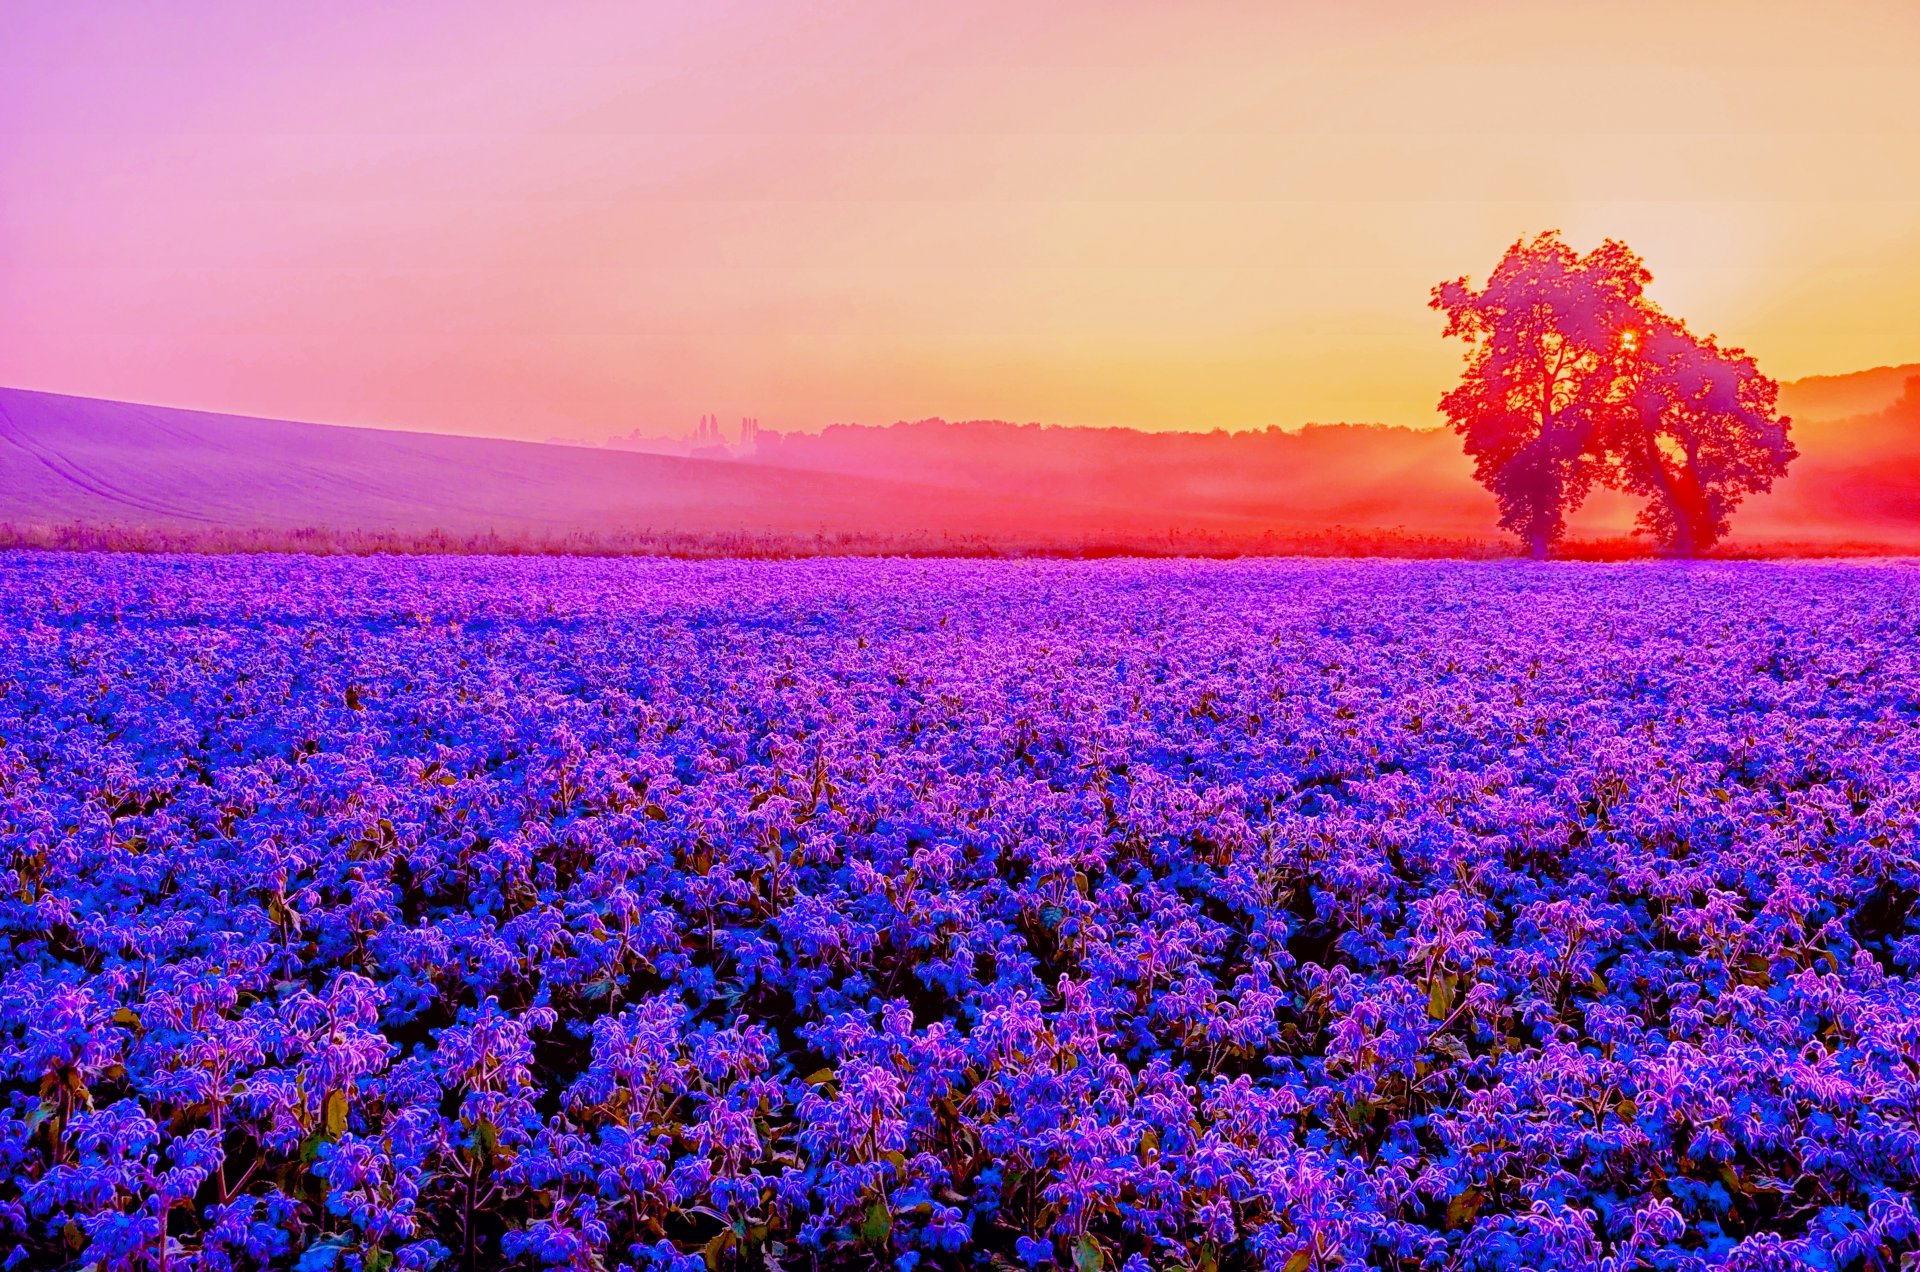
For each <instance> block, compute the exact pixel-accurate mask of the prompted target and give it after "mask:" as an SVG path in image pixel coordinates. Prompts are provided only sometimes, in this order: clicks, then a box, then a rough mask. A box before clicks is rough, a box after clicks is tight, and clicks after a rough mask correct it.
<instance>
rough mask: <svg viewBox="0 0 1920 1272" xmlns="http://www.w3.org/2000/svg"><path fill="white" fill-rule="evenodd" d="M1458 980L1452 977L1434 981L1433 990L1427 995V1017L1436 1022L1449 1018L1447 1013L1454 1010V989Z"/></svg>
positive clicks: (1442, 977)
mask: <svg viewBox="0 0 1920 1272" xmlns="http://www.w3.org/2000/svg"><path fill="white" fill-rule="evenodd" d="M1458 979H1459V978H1458V977H1456V976H1452V975H1447V976H1440V977H1436V978H1435V979H1434V982H1433V988H1432V989H1431V990H1430V991H1428V993H1427V1015H1429V1016H1431V1017H1432V1018H1433V1019H1435V1020H1445V1019H1446V1018H1447V1013H1448V1012H1450V1011H1452V1010H1453V987H1454V983H1455V982H1456V981H1457V980H1458Z"/></svg>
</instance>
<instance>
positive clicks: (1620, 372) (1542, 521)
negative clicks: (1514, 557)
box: [1432, 232, 1795, 556]
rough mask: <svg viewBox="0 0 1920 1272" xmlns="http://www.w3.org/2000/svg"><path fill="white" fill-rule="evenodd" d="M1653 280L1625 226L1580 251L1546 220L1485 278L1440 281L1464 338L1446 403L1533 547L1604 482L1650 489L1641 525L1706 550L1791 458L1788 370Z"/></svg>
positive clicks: (1514, 527) (1505, 519) (1638, 491)
mask: <svg viewBox="0 0 1920 1272" xmlns="http://www.w3.org/2000/svg"><path fill="white" fill-rule="evenodd" d="M1651 280H1652V275H1651V274H1650V273H1648V271H1647V268H1646V265H1645V263H1644V262H1643V261H1642V260H1641V259H1640V257H1639V256H1638V255H1636V254H1635V253H1634V252H1633V251H1632V249H1630V248H1628V247H1627V245H1626V244H1624V243H1621V242H1619V241H1618V240H1614V239H1608V240H1607V241H1605V242H1603V243H1602V244H1600V246H1599V247H1597V248H1595V249H1593V250H1592V251H1590V252H1587V253H1585V254H1584V255H1583V254H1581V253H1579V252H1576V251H1575V250H1574V249H1573V248H1572V247H1570V246H1569V245H1568V244H1567V243H1566V242H1565V240H1563V239H1562V238H1561V237H1560V236H1559V234H1558V233H1556V232H1548V233H1544V234H1539V235H1536V236H1534V237H1533V238H1531V239H1521V240H1519V241H1518V242H1516V243H1515V244H1514V245H1513V246H1512V247H1510V248H1508V249H1507V253H1506V255H1505V256H1504V257H1502V259H1501V261H1500V263H1499V265H1498V266H1497V267H1496V268H1495V269H1494V271H1493V273H1492V275H1491V276H1490V277H1489V278H1488V279H1487V282H1486V284H1485V285H1484V286H1482V287H1479V288H1477V289H1476V288H1475V287H1473V286H1472V284H1471V283H1470V282H1469V281H1468V280H1467V279H1466V278H1464V277H1462V278H1457V279H1454V280H1453V281H1451V282H1448V283H1443V284H1441V285H1440V286H1438V287H1436V288H1434V290H1433V300H1432V306H1433V308H1435V309H1437V310H1439V311H1441V312H1442V313H1443V314H1445V315H1446V320H1447V321H1446V331H1445V334H1446V335H1447V336H1449V337H1456V338H1458V339H1461V340H1463V341H1465V342H1466V343H1467V346H1468V350H1467V355H1466V370H1465V372H1464V374H1463V375H1462V377H1461V381H1460V383H1459V385H1458V386H1456V387H1455V388H1454V389H1453V390H1452V391H1451V392H1449V393H1447V394H1446V395H1445V396H1444V397H1442V398H1441V400H1440V409H1441V410H1442V411H1443V412H1444V413H1445V414H1446V416H1447V419H1448V421H1449V423H1451V425H1452V426H1453V428H1454V430H1455V431H1456V432H1458V433H1459V434H1460V435H1461V436H1462V438H1464V439H1465V445H1466V451H1467V454H1468V455H1470V456H1472V458H1473V460H1474V472H1475V476H1476V477H1477V478H1478V479H1479V480H1480V482H1481V483H1482V484H1483V485H1485V486H1486V487H1487V489H1488V490H1490V491H1491V492H1492V493H1493V495H1494V498H1495V499H1496V500H1497V501H1498V504H1499V508H1500V524H1501V525H1502V526H1503V527H1504V528H1506V529H1508V530H1511V531H1513V532H1514V533H1515V534H1517V535H1519V536H1520V537H1521V538H1522V539H1523V540H1524V541H1525V542H1526V544H1527V546H1528V548H1529V550H1530V551H1531V552H1532V554H1533V555H1535V556H1545V555H1546V554H1547V551H1548V550H1549V548H1551V547H1552V545H1553V544H1554V543H1555V542H1557V541H1558V540H1559V539H1560V538H1561V537H1562V536H1563V535H1564V534H1565V533H1566V519H1567V515H1568V514H1569V513H1570V512H1572V511H1573V510H1574V509H1576V508H1578V507H1579V506H1580V504H1581V503H1582V502H1583V501H1584V500H1585V499H1586V497H1587V495H1588V493H1589V492H1590V491H1591V490H1592V489H1593V487H1594V485H1595V484H1596V483H1598V484H1604V485H1607V486H1610V487H1612V488H1614V489H1617V490H1621V491H1625V492H1628V493H1631V494H1635V495H1640V496H1643V497H1644V498H1645V499H1646V500H1647V503H1646V506H1645V507H1644V508H1643V509H1642V511H1641V513H1640V517H1639V529H1640V530H1641V531H1642V532H1643V533H1646V534H1649V535H1651V536H1653V537H1654V538H1655V539H1656V540H1657V541H1658V542H1659V543H1660V544H1661V545H1662V547H1663V548H1665V549H1666V550H1667V551H1669V552H1673V553H1675V554H1678V555H1693V554H1696V553H1698V552H1702V551H1705V550H1706V549H1708V548H1711V547H1712V546H1713V545H1714V544H1715V543H1716V542H1717V541H1718V540H1719V539H1720V538H1721V537H1722V536H1723V535H1725V534H1726V532H1727V529H1728V525H1729V518H1730V516H1731V514H1732V512H1733V510H1734V509H1735V508H1737V507H1738V506H1739V504H1740V502H1741V500H1742V499H1743V498H1744V497H1745V496H1746V495H1747V494H1748V493H1750V492H1752V491H1756V490H1766V489H1769V488H1770V487H1771V485H1772V483H1773V479H1774V478H1775V477H1777V476H1779V475H1780V474H1782V473H1783V472H1785V470H1786V466H1787V464H1788V463H1789V462H1790V461H1791V460H1792V459H1793V457H1794V453H1795V452H1794V449H1793V444H1792V443H1791V442H1790V441H1789V440H1788V437H1787V430H1788V424H1789V421H1788V420H1787V419H1785V418H1784V417H1782V416H1781V415H1780V414H1779V412H1778V409H1777V398H1778V393H1779V386H1778V384H1776V383H1775V382H1774V381H1773V380H1771V379H1769V378H1767V377H1766V376H1765V375H1763V374H1761V372H1760V370H1759V368H1758V366H1756V365H1755V363H1754V361H1753V359H1752V358H1750V357H1749V356H1747V354H1746V353H1745V352H1744V351H1743V350H1740V349H1735V348H1723V347H1722V346H1721V345H1720V344H1719V342H1718V341H1717V340H1716V339H1715V338H1714V337H1713V336H1706V337H1704V338H1703V337H1699V336H1695V335H1694V334H1693V333H1692V332H1691V331H1689V330H1688V329H1687V326H1686V324H1685V323H1683V322H1681V321H1680V320H1679V319H1677V318H1673V317H1671V316H1669V315H1667V314H1665V313H1664V312H1662V311H1661V310H1660V308H1659V306H1657V305H1655V304H1654V303H1653V302H1652V301H1651V300H1650V299H1648V297H1647V295H1646V286H1647V284H1648V283H1649V282H1650V281H1651Z"/></svg>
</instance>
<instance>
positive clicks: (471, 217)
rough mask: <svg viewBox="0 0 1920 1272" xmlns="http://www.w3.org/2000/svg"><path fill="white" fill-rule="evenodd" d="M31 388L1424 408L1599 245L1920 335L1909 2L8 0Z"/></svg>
mask: <svg viewBox="0 0 1920 1272" xmlns="http://www.w3.org/2000/svg"><path fill="white" fill-rule="evenodd" d="M0 50H5V56H4V61H3V62H0V67H3V73H0V384H6V385H11V386H15V387H27V388H39V389H49V390H55V391H60V392H69V393H77V394H86V395H93V396H101V397H115V398H124V399H130V400H135V401H145V402H156V403H163V404H168V405H177V406H191V407H200V408H203V409H210V410H223V411H233V412H239V413H243V414H254V415H268V416H278V417H284V418H294V419H312V420H322V421H328V422H336V423H349V424H374V425H389V426H398V427H411V428H422V429H430V430H436V431H447V432H463V433H475V434H483V435H498V436H520V437H535V438H549V437H560V438H569V439H580V440H598V439H601V438H604V437H606V436H608V435H609V434H613V433H625V432H627V431H629V430H631V429H638V430H640V431H641V432H643V433H654V434H671V433H682V432H691V431H692V429H693V427H694V423H695V421H696V420H697V419H698V417H699V416H700V415H701V414H702V413H704V412H709V411H712V412H717V413H718V414H720V416H721V417H722V419H723V421H725V423H726V426H727V427H728V429H730V430H731V429H732V428H733V427H734V425H735V422H736V421H737V420H738V418H739V417H740V416H743V415H753V416H756V417H758V418H759V419H760V420H761V422H762V425H763V427H765V428H770V429H812V428H818V427H821V426H823V425H826V424H828V423H832V422H842V421H857V422H862V423H886V422H889V421H892V420H895V419H917V418H922V417H926V416H934V415H938V416H944V417H946V418H949V419H967V418H1002V419H1011V420H1019V421H1027V420H1038V421H1044V422H1049V423H1059V424H1094V425H1129V426H1134V427H1139V428H1148V429H1165V428H1195V429H1206V428H1215V427H1224V428H1249V427H1262V426H1266V425H1270V424H1279V425H1296V424H1300V423H1305V422H1308V421H1335V420H1350V421H1386V422H1395V423H1409V424H1427V423H1432V422H1434V421H1435V420H1436V419H1437V418H1438V416H1437V411H1436V409H1435V403H1436V400H1437V399H1438V397H1439V396H1440V394H1441V393H1442V392H1443V391H1444V390H1445V389H1446V388H1447V387H1448V385H1449V383H1450V382H1451V380H1452V378H1453V377H1454V376H1455V374H1456V373H1457V369H1458V365H1459V350H1458V348H1457V347H1451V346H1449V345H1448V344H1447V343H1446V342H1443V341H1442V339H1441V338H1440V334H1439V332H1440V324H1439V320H1438V319H1437V317H1436V316H1435V315H1434V314H1433V313H1431V312H1430V311H1429V310H1428V309H1427V307H1426V301H1427V296H1428V292H1429V290H1430V288H1431V287H1432V286H1433V285H1434V284H1435V283H1438V282H1440V281H1442V280H1444V279H1448V278H1452V277H1455V276H1458V275H1461V274H1468V275H1472V276H1475V277H1484V275H1485V274H1486V272H1487V271H1488V270H1489V269H1490V268H1491V267H1492V266H1493V264H1494V263H1495V261H1496V260H1497V259H1498V257H1499V255H1500V253H1501V251H1502V250H1503V249H1504V248H1505V247H1506V245H1507V244H1509V243H1511V242H1512V241H1514V240H1515V239H1517V238H1519V237H1521V236H1522V235H1526V234H1530V233H1532V232H1534V231H1537V230H1541V229H1547V228H1558V229H1561V230H1562V231H1564V232H1565V233H1566V234H1567V235H1568V237H1569V238H1570V239H1571V240H1572V241H1573V242H1574V243H1575V244H1576V246H1579V247H1582V248H1585V247H1589V246H1592V245H1593V244H1594V243H1596V242H1598V241H1599V240H1600V239H1601V238H1604V237H1609V236H1610V237H1616V238H1622V239H1624V240H1625V241H1626V242H1627V243H1629V244H1630V245H1631V246H1633V247H1634V248H1635V249H1636V250H1638V251H1639V252H1640V253H1641V254H1642V255H1643V256H1645V257H1646V259H1647V262H1648V265H1649V267H1650V268H1651V269H1652V270H1653V273H1654V276H1655V282H1654V285H1653V288H1652V292H1653V295H1654V297H1655V298H1656V299H1658V300H1659V301H1660V302H1661V303H1663V304H1664V305H1666V306H1667V307H1668V308H1669V309H1670V310H1672V311H1674V312H1677V313H1679V314H1680V315H1681V316H1683V317H1685V318H1686V319H1687V320H1688V321H1689V322H1690V323H1691V324H1692V325H1693V326H1694V327H1695V328H1696V329H1697V330H1702V331H1714V332H1717V333H1718V334H1719V335H1720V336H1721V337H1722V338H1723V339H1724V340H1727V341H1730V342H1732V343H1735V344H1739V345H1743V346H1745V347H1746V348H1747V349H1749V350H1750V351H1752V352H1753V353H1754V354H1755V355H1756V356H1757V357H1758V358H1759V360H1760V364H1761V367H1762V368H1763V369H1764V370H1767V371H1768V372H1770V373H1771V374H1774V375H1776V376H1778V377H1781V378H1791V377H1796V376H1801V375H1807V374H1816V373H1831V372H1842V371H1848V370H1854V369H1858V368H1864V367H1870V366H1875V365H1882V364H1888V363H1898V362H1910V361H1914V360H1916V359H1920V304H1916V303H1915V302H1914V297H1916V296H1920V109H1915V107H1914V101H1913V89H1912V76H1913V68H1914V67H1915V66H1916V65H1920V4H1914V3H1912V2H1911V0H1886V2H1865V0H1854V2H1847V0H1837V2H1834V3H1821V4H1814V3H1805V4H1793V5H1779V4H1769V3H1764V2H1756V0H1742V2H1740V3H1726V4H1705V3H1691V2H1689V0H1667V2H1663V3H1645V4H1639V3H1630V2H1629V3H1605V4H1574V3H1561V4H1553V3H1539V2H1534V3H1525V4H1495V3H1472V4H1468V3H1455V2H1451V0H1418V2H1407V3H1384V2H1369V0H1352V2H1350V3H1342V4H1337V5H1336V4H1323V3H1312V4H1306V3H1299V4H1295V3H1269V4H1252V3H1232V4H1228V3H1212V2H1210V0H1183V3H1180V4H1166V3H1161V2H1159V0H1154V2H1152V3H1137V2H1134V0H1098V2H1094V0H1050V2H1048V3H1034V2H1033V0H1020V2H1018V3H1000V2H999V0H990V2H979V3H976V2H973V0H946V2H944V3H938V4H928V3H925V2H924V0H917V2H913V3H893V2H890V0H888V2H883V0H843V2H840V3H832V2H828V3H799V2H795V3H786V4H768V3H738V2H733V0H698V2H697V3H686V4H679V3H672V4H669V3H652V2H648V0H625V2H622V3H580V2H572V0H543V2H542V3H539V4H528V3H524V0H513V2H512V3H495V2H493V0H407V3H404V4H393V3H391V2H390V0H379V2H371V0H331V2H330V3H327V4H307V3H293V2H291V0H286V2H282V0H245V2H237V3H226V2H216V0H168V3H166V4H163V5H162V4H152V3H147V2H145V0H142V2H140V3H116V2H113V0H91V2H89V3H86V4H75V3H72V2H71V0H6V2H5V3H4V4H0Z"/></svg>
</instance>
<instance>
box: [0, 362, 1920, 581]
mask: <svg viewBox="0 0 1920 1272" xmlns="http://www.w3.org/2000/svg"><path fill="white" fill-rule="evenodd" d="M1903 372H1920V367H1895V368H1878V369H1876V370H1873V371H1868V372H1862V373H1860V374H1859V375H1857V376H1826V377H1819V378H1817V379H1815V380H1808V381H1800V382H1797V383H1794V384H1789V385H1787V386H1785V388H1784V390H1783V394H1782V396H1783V401H1784V402H1785V403H1786V404H1787V407H1788V409H1789V410H1790V411H1792V412H1794V413H1795V414H1796V416H1797V418H1796V422H1795V429H1794V436H1795V438H1796V441H1797V442H1798V444H1799V447H1800V451H1801V457H1800V459H1799V460H1798V461H1797V462H1796V464H1795V465H1794V468H1793V470H1792V471H1791V473H1790V474H1789V475H1788V477H1787V478H1786V479H1785V480H1783V481H1782V482H1780V483H1779V484H1778V486H1777V487H1776V489H1775V491H1774V492H1773V493H1772V494H1770V495H1766V496H1761V497H1757V498H1755V499H1753V500H1751V501H1750V502H1749V504H1748V506H1747V507H1746V508H1745V509H1744V510H1743V511H1742V512H1741V514H1740V516H1739V518H1738V520H1737V522H1736V536H1737V538H1736V540H1735V542H1734V546H1735V547H1746V548H1750V549H1764V548H1766V547H1767V546H1768V545H1773V546H1775V547H1778V546H1780V545H1801V546H1804V547H1806V548H1808V549H1810V550H1829V549H1832V548H1834V547H1837V546H1839V545H1843V544H1851V545H1854V546H1855V547H1856V548H1857V547H1872V548H1877V549H1886V550H1902V551H1909V550H1915V549H1916V548H1920V378H1915V377H1911V376H1908V375H1903V374H1900V373H1903ZM1823 411H1825V412H1835V411H1838V412H1845V413H1846V414H1844V415H1840V416H1822V415H1821V414H1819V413H1820V412H1823ZM1631 522H1632V507H1631V505H1629V504H1628V503H1627V502H1626V501H1624V500H1622V499H1620V498H1619V497H1617V496H1612V495H1609V494H1607V493H1605V492H1601V493H1599V494H1598V495H1596V497H1595V498H1593V499H1591V500H1590V501H1589V503H1588V505H1587V507H1585V508H1584V509H1582V510H1581V511H1580V513H1579V514H1578V515H1577V517H1576V518H1575V521H1574V528H1575V532H1576V534H1578V535H1579V536H1582V537H1584V538H1587V539H1590V540H1604V539H1608V538H1613V537H1617V536H1620V535H1623V534H1624V533H1626V532H1627V530H1628V529H1630V527H1631ZM0 525H4V527H5V528H6V533H7V538H8V540H9V541H13V542H46V541H66V540H70V539H72V538H73V537H74V534H75V532H76V531H83V532H85V534H86V535H91V536H93V539H94V540H100V541H114V540H116V539H117V540H127V539H128V538H129V536H145V537H146V540H147V541H151V542H153V543H158V544H178V545H182V546H204V545H206V544H208V543H212V544H215V545H224V546H249V545H257V546H276V545H279V546H315V547H336V546H341V545H345V546H354V545H356V544H357V545H358V546H361V547H376V548H377V547H389V546H390V547H413V546H427V547H442V548H444V547H452V548H461V547H482V548H504V549H510V550H512V549H525V548H533V549H536V550H538V549H543V548H545V549H551V548H567V549H585V550H633V551H661V550H673V551H748V552H751V551H768V552H776V553H785V552H793V551H821V550H834V551H840V550H854V551H1069V552H1083V551H1135V552H1139V551H1152V552H1168V551H1218V552H1238V551H1359V552H1375V551H1385V552H1395V553H1400V552H1422V553H1431V552H1440V551H1461V550H1474V548H1475V545H1476V543H1478V544H1483V545H1486V550H1497V546H1496V545H1498V544H1499V543H1500V542H1501V538H1500V536H1499V534H1498V531H1497V529H1496V527H1495V525H1494V514H1493V506H1492V501H1491V499H1490V498H1489V497H1488V496H1487V494H1486V493H1485V492H1484V491H1483V490H1481V489H1480V487H1479V486H1478V485H1476V484H1475V483H1474V481H1473V479H1472V473H1471V468H1470V465H1469V464H1468V462H1467V460H1466V459H1465V458H1464V456H1462V455H1461V453H1460V450H1459V447H1458V442H1457V439H1455V438H1454V437H1453V436H1452V435H1451V434H1450V433H1447V432H1445V431H1443V430H1434V429H1412V428H1402V427H1391V426H1385V425H1345V424H1341V425H1315V426H1309V427H1307V428H1304V429H1299V430H1281V429H1268V430H1264V431H1259V432H1251V433H1226V432H1212V433H1143V432H1139V431H1136V430H1131V429H1117V428H1115V429H1090V428H1056V427H1044V426H1040V425H1032V424H1029V425H1014V424H1007V423H1003V422H999V421H972V422H965V423H946V422H943V421H939V420H927V421H919V422H916V423H901V424H895V425H891V426H887V427H864V426H846V425H842V426H835V427H833V428H829V429H827V430H825V431H824V432H822V433H819V434H788V435H786V436H784V437H779V436H776V437H773V438H770V439H769V440H768V441H767V442H766V443H765V444H764V445H763V448H762V450H761V453H760V454H759V455H758V456H756V457H755V459H754V460H752V461H744V460H726V459H710V458H682V457H676V456H668V455H657V454H646V453H639V452H633V451H624V450H614V449H606V448H596V447H583V446H569V445H561V444H555V443H538V442H516V441H504V440H497V439H486V438H473V437H459V436H449V435H444V434H427V433H410V432H401V431H394V430H382V429H366V428H346V427H340V426H333V425H323V424H303V423H294V422H289V421H283V420H269V419H254V418H247V417H239V416H230V415H218V414H211V413H207V412H200V411H188V410H180V409H175V408H168V407H156V406H142V405H137V404H132V403H124V402H111V401H104V400H100V399H92V398H82V397H70V396H63V395H60V394H53V393H43V392H37V391H31V390H24V389H0Z"/></svg>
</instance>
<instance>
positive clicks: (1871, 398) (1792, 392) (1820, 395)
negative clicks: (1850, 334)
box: [1780, 362, 1920, 420]
mask: <svg viewBox="0 0 1920 1272" xmlns="http://www.w3.org/2000/svg"><path fill="white" fill-rule="evenodd" d="M1916 376H1920V362H1909V363H1907V364H1906V365H1904V366H1898V367H1874V368H1873V369H1872V370H1870V371H1854V372H1851V373H1849V374H1847V375H1810V376H1808V377H1807V378H1806V379H1804V380H1789V381H1787V382H1786V383H1785V384H1782V385H1781V386H1780V408H1781V409H1782V410H1783V411H1785V412H1786V413H1787V414H1788V415H1790V416H1792V417H1793V418H1794V419H1795V420H1844V419H1849V418H1852V417H1854V416H1859V415H1873V414H1876V413H1877V412H1880V411H1884V410H1885V409H1886V408H1887V407H1889V406H1892V405H1893V404H1894V403H1895V402H1897V401H1899V400H1900V396H1901V395H1902V394H1903V393H1905V392H1906V388H1907V382H1908V381H1909V380H1911V379H1913V378H1914V377H1916Z"/></svg>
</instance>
